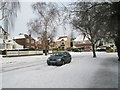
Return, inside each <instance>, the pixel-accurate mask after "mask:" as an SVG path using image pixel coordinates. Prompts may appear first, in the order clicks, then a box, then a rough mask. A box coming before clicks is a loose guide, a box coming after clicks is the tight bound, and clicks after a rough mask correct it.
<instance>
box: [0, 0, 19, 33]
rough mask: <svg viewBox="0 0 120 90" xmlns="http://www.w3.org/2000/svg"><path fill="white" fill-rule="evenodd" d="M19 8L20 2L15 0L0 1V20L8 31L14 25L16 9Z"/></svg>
mask: <svg viewBox="0 0 120 90" xmlns="http://www.w3.org/2000/svg"><path fill="white" fill-rule="evenodd" d="M18 10H20V3H19V1H17V0H16V2H11V1H10V2H9V1H8V2H2V1H0V11H1V12H2V17H1V18H0V21H2V20H3V22H4V28H5V30H7V31H8V29H11V28H13V27H14V23H15V18H16V17H17V11H18Z"/></svg>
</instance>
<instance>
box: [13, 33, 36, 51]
mask: <svg viewBox="0 0 120 90" xmlns="http://www.w3.org/2000/svg"><path fill="white" fill-rule="evenodd" d="M14 41H15V42H16V43H18V44H19V45H22V46H23V48H24V49H25V48H29V49H30V48H33V49H35V48H36V42H35V39H34V38H32V37H31V35H30V34H29V35H27V34H19V35H18V36H16V37H14Z"/></svg>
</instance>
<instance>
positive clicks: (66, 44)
mask: <svg viewBox="0 0 120 90" xmlns="http://www.w3.org/2000/svg"><path fill="white" fill-rule="evenodd" d="M54 47H55V48H59V49H62V50H65V49H67V48H70V38H69V37H68V36H62V37H57V38H56V40H55V44H54Z"/></svg>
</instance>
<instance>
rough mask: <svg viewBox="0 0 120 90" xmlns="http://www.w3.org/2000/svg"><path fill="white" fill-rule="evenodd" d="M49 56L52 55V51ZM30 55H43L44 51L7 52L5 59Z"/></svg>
mask: <svg viewBox="0 0 120 90" xmlns="http://www.w3.org/2000/svg"><path fill="white" fill-rule="evenodd" d="M48 54H52V51H49V52H48ZM30 55H43V51H38V50H36V51H19V50H17V51H5V53H4V55H3V57H12V56H30Z"/></svg>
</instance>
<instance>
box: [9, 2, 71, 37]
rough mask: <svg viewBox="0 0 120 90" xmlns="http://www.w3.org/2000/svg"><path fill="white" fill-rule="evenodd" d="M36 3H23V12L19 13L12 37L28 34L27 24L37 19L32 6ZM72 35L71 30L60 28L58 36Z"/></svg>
mask: <svg viewBox="0 0 120 90" xmlns="http://www.w3.org/2000/svg"><path fill="white" fill-rule="evenodd" d="M33 3H35V2H21V10H20V12H18V17H17V19H16V21H15V28H14V31H12V30H11V31H12V33H11V35H12V36H16V35H18V34H19V33H28V27H27V22H29V21H30V20H31V19H33V18H35V17H36V15H35V14H34V13H33V10H32V8H31V5H32V4H33ZM63 35H70V28H69V26H68V28H67V29H66V30H63V28H62V27H60V28H59V30H58V33H57V36H63Z"/></svg>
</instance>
